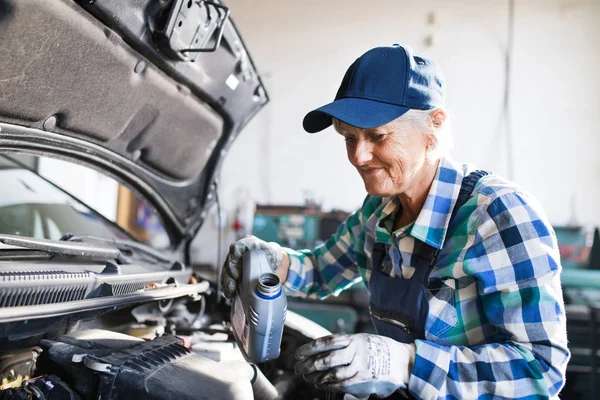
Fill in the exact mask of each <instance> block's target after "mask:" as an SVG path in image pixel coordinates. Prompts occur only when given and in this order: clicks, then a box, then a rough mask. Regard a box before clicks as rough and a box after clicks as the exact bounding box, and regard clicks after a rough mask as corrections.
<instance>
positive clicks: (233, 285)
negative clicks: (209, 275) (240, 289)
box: [221, 256, 239, 298]
mask: <svg viewBox="0 0 600 400" xmlns="http://www.w3.org/2000/svg"><path fill="white" fill-rule="evenodd" d="M229 264H230V259H229V256H227V259H226V260H225V263H224V265H223V271H221V289H222V290H223V294H224V295H225V297H227V298H232V297H233V295H235V292H236V291H237V279H236V278H234V277H233V276H232V275H233V274H232V271H231V267H230V265H229ZM237 275H238V278H239V273H238V274H237Z"/></svg>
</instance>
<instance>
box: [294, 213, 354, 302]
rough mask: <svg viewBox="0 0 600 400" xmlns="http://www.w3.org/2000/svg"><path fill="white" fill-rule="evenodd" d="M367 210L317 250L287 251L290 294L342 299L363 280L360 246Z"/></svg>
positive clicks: (351, 216)
mask: <svg viewBox="0 0 600 400" xmlns="http://www.w3.org/2000/svg"><path fill="white" fill-rule="evenodd" d="M363 211H364V207H363V208H361V209H360V210H358V211H356V212H355V213H354V214H352V215H350V216H349V217H348V218H347V219H346V221H345V222H344V223H342V224H341V225H340V226H339V228H338V229H337V231H336V233H335V234H334V235H333V236H332V237H331V238H329V239H328V240H327V241H326V242H325V243H323V244H322V245H321V246H318V247H317V248H316V249H315V250H299V251H296V250H292V249H287V248H286V249H285V251H286V252H287V253H288V255H289V257H290V269H289V272H288V277H287V280H286V282H285V287H286V289H288V290H287V292H288V294H291V295H295V296H301V297H307V298H325V297H328V296H330V295H332V294H333V295H338V294H339V293H340V292H341V291H343V290H344V289H346V288H348V287H350V286H352V285H353V284H355V283H357V282H360V281H361V280H362V278H361V276H360V274H359V271H358V261H357V256H358V257H360V255H357V253H356V249H355V248H356V246H355V244H356V242H357V241H358V240H359V239H358V237H359V236H360V235H361V232H362V220H363Z"/></svg>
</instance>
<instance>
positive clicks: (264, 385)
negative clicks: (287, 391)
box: [250, 364, 279, 400]
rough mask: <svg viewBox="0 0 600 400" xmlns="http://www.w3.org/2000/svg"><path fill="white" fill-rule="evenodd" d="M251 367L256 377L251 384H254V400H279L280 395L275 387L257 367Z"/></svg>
mask: <svg viewBox="0 0 600 400" xmlns="http://www.w3.org/2000/svg"><path fill="white" fill-rule="evenodd" d="M250 365H251V367H252V369H253V370H254V377H253V378H252V379H251V380H250V383H252V393H254V400H277V399H278V398H279V393H277V389H275V386H273V384H272V383H271V382H270V381H269V380H268V379H267V377H266V376H265V375H264V374H263V373H262V371H261V370H260V369H259V368H258V367H257V366H256V365H254V364H250Z"/></svg>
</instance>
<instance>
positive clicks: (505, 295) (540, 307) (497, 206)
mask: <svg viewBox="0 0 600 400" xmlns="http://www.w3.org/2000/svg"><path fill="white" fill-rule="evenodd" d="M468 169H469V167H468V166H467V165H462V166H458V165H455V164H453V163H452V162H451V161H450V160H448V159H442V160H441V162H440V165H439V167H438V170H437V173H436V177H435V179H434V181H433V184H432V186H431V189H430V191H429V194H428V196H427V199H426V201H425V204H424V206H423V209H422V211H421V213H420V214H419V215H418V217H417V219H416V221H415V222H414V223H412V224H410V225H408V226H405V227H403V228H400V229H397V230H395V231H394V230H393V226H394V220H395V219H394V217H395V215H396V212H397V211H398V210H399V208H400V204H399V201H398V199H397V198H396V197H392V198H378V197H373V196H367V198H366V200H365V201H364V203H363V206H362V208H361V209H360V210H358V211H357V212H355V213H354V214H352V215H351V216H349V217H348V219H347V220H346V221H345V222H344V223H343V224H342V225H341V226H340V227H339V228H338V230H337V232H336V233H335V234H334V235H333V236H332V237H331V238H330V239H329V240H328V241H327V242H325V243H324V244H323V245H321V246H319V247H317V248H316V249H314V250H301V251H295V250H291V249H286V252H287V253H288V254H289V256H290V260H291V266H290V270H289V274H288V278H287V281H286V283H285V286H286V289H287V292H288V293H290V294H292V295H299V296H307V297H310V298H324V297H327V296H329V295H332V294H333V295H337V294H338V293H340V292H341V291H342V290H344V289H346V288H348V287H350V286H351V285H353V284H355V283H357V282H359V281H362V282H364V284H365V285H366V287H367V288H368V287H369V279H370V277H371V268H372V265H371V252H372V246H373V245H372V243H371V244H369V243H370V242H372V241H369V240H365V238H366V235H373V234H374V235H375V237H376V239H377V241H378V242H383V243H388V244H391V245H392V246H396V247H397V249H398V250H399V251H394V252H392V256H391V258H392V259H391V262H390V263H389V265H388V266H387V268H386V273H388V274H389V275H390V276H396V277H402V279H408V278H410V277H411V276H412V273H413V272H414V267H412V266H411V257H412V255H413V253H414V252H415V251H416V250H415V249H417V248H418V247H419V246H420V245H419V243H427V244H429V245H431V246H433V247H436V248H438V249H440V257H439V260H438V262H437V264H436V265H435V267H434V269H433V271H432V273H431V275H430V277H429V286H430V287H432V286H435V287H436V288H437V289H439V290H437V289H436V290H430V293H429V296H430V299H429V315H428V317H427V321H426V323H425V332H426V334H425V340H416V341H415V344H416V348H417V355H416V359H415V363H414V367H413V370H412V375H411V377H410V381H409V386H408V389H409V391H410V392H411V393H412V394H413V395H414V396H416V397H417V398H423V399H439V398H448V399H474V398H479V397H483V398H520V399H524V398H527V399H530V398H548V397H552V396H555V395H556V394H557V393H558V392H559V391H560V389H561V388H562V386H563V384H564V377H565V369H566V365H567V362H568V360H569V357H570V354H569V351H568V349H567V337H566V320H565V312H564V303H563V298H562V291H561V286H560V271H561V266H560V259H559V253H558V246H557V243H556V237H555V234H554V231H553V230H552V227H551V226H550V224H549V222H548V220H547V218H546V216H545V214H544V212H543V211H542V209H541V207H540V205H539V204H538V203H537V202H536V201H535V199H533V198H532V197H531V196H530V195H528V194H527V193H526V192H524V191H523V190H522V189H520V188H518V187H516V186H515V185H514V184H511V183H509V182H507V181H506V180H503V179H501V178H499V177H497V176H495V175H488V176H485V177H483V178H482V179H481V180H480V181H479V182H478V184H477V185H476V186H475V189H474V191H473V194H472V196H471V198H470V199H469V200H468V201H467V203H466V204H465V205H464V206H463V207H461V209H460V211H459V212H458V213H457V215H456V217H455V219H454V220H453V223H452V225H450V226H449V220H450V216H451V213H452V210H453V208H454V204H455V203H456V200H457V197H458V192H459V190H460V185H461V182H462V179H463V177H464V176H465V175H466V174H467V173H468V172H469V171H468Z"/></svg>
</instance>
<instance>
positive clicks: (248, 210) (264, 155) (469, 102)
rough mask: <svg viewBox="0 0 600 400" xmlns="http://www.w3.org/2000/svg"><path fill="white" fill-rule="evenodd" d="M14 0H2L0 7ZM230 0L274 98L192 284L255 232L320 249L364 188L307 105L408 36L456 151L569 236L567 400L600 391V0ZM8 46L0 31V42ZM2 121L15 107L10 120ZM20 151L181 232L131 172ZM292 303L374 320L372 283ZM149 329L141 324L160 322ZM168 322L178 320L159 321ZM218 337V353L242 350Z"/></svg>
mask: <svg viewBox="0 0 600 400" xmlns="http://www.w3.org/2000/svg"><path fill="white" fill-rule="evenodd" d="M65 1H66V0H65ZM100 1H101V0H97V2H98V3H99V2H100ZM161 1H162V0H161ZM180 2H181V1H180ZM10 3H11V2H10V1H7V2H4V1H2V0H0V12H1V11H3V8H2V7H4V4H10ZM67 3H80V2H70V1H67ZM90 3H94V2H90ZM163 3H169V2H168V1H167V2H164V1H163ZM190 3H191V2H190ZM216 3H218V4H220V2H216ZM225 5H226V6H227V8H228V9H229V11H230V13H231V17H230V18H231V19H232V20H233V21H234V22H235V26H236V28H237V30H239V32H240V35H241V37H242V38H243V43H244V45H245V46H246V47H247V50H248V52H249V54H250V55H251V61H252V63H253V64H254V65H255V67H256V72H257V74H258V77H259V79H260V82H261V83H262V85H263V86H264V89H265V90H266V94H267V96H268V102H267V103H266V104H265V105H264V107H263V108H262V109H261V110H260V111H259V112H257V113H256V115H252V117H251V119H250V120H249V122H248V123H247V125H245V126H244V127H243V129H242V130H241V131H240V132H239V133H238V134H237V135H238V136H237V137H236V138H235V141H234V142H233V143H232V144H231V145H227V146H225V148H224V150H223V151H222V152H221V155H222V156H223V157H224V158H223V161H222V164H219V165H218V167H217V172H216V179H215V182H216V183H215V186H214V192H211V194H209V201H207V203H206V204H210V207H208V208H207V209H206V210H204V211H203V213H204V214H203V216H202V224H201V227H200V229H199V231H198V232H197V234H196V235H195V237H194V239H193V241H191V245H190V247H189V263H190V264H191V265H190V267H191V268H192V269H193V271H194V278H193V279H194V280H196V281H195V283H198V281H199V280H201V279H206V280H207V281H209V282H210V285H211V286H210V287H211V289H212V290H213V294H212V296H214V297H218V293H219V291H220V290H221V289H222V288H220V287H219V285H220V283H219V278H218V277H219V274H220V272H221V268H222V265H223V263H224V262H225V260H226V257H227V254H228V251H229V245H230V244H231V243H232V242H234V241H236V240H238V239H240V238H242V237H244V236H246V235H254V236H257V237H259V238H260V239H263V240H265V241H269V242H271V241H272V242H277V243H279V244H281V245H282V246H284V247H289V248H294V249H303V248H309V249H312V248H314V247H316V246H318V245H320V244H322V243H323V242H324V241H325V240H327V238H329V237H330V235H332V234H333V233H335V231H336V229H337V227H338V226H339V224H341V223H342V222H343V221H344V220H345V219H346V218H347V217H348V215H350V214H351V213H353V212H354V211H356V210H357V209H358V208H360V207H361V204H362V202H363V200H364V198H365V195H366V194H367V193H366V191H365V189H364V185H363V182H362V179H361V177H360V176H359V174H357V172H356V170H355V168H354V167H353V166H352V165H351V164H350V163H349V162H348V159H347V155H346V148H345V144H344V138H343V137H342V136H341V135H339V134H337V133H336V132H335V130H334V129H333V128H328V129H327V130H325V131H324V132H322V133H319V134H316V135H310V134H307V133H306V132H305V131H304V129H303V127H302V119H303V117H304V116H305V114H306V113H307V112H308V111H310V110H312V109H314V108H316V107H317V106H319V105H321V104H326V103H328V102H330V101H331V99H332V98H333V96H334V95H335V93H336V90H337V88H338V86H339V84H340V79H341V77H342V76H343V73H344V71H345V70H346V68H347V67H348V65H350V64H351V63H352V62H353V61H354V60H355V59H356V58H357V57H358V56H359V55H360V54H362V53H364V52H365V51H367V50H368V49H370V48H373V47H376V46H389V45H392V44H394V43H399V44H406V45H410V46H412V47H413V48H414V49H415V50H416V51H418V52H419V53H420V54H422V55H424V56H426V57H428V58H431V59H433V60H435V61H436V62H437V63H438V64H439V65H440V66H441V67H442V69H443V70H444V74H445V78H446V85H447V100H446V103H447V104H446V106H447V107H446V108H447V110H448V112H449V116H450V119H451V122H452V136H453V143H454V146H453V149H452V152H451V155H452V158H453V159H454V160H456V161H459V162H465V163H472V164H473V165H475V166H477V167H478V168H482V169H485V170H487V171H492V172H493V173H495V174H497V175H500V176H503V177H505V178H507V179H509V180H510V181H512V182H515V183H516V184H517V185H519V186H522V187H523V188H525V189H526V190H527V191H528V192H530V193H531V194H533V196H534V197H535V198H536V199H537V200H538V201H539V202H540V203H541V205H542V207H543V209H544V211H545V212H546V214H547V217H548V220H549V221H550V223H551V224H552V227H553V228H554V231H555V233H556V239H557V241H558V247H559V250H560V257H561V264H562V273H561V283H562V293H563V296H564V301H565V308H566V317H567V318H566V319H567V335H568V341H569V350H570V351H571V360H570V362H569V364H568V366H567V378H566V386H565V387H564V388H563V390H562V392H561V393H560V395H559V398H562V399H578V398H590V399H593V398H600V375H599V373H600V369H599V368H600V233H599V227H600V207H598V204H600V182H599V181H598V175H597V174H598V172H599V171H600V161H599V160H600V158H599V157H598V149H600V136H599V135H598V134H597V130H598V127H597V124H596V123H595V122H594V121H595V119H594V118H595V117H594V115H596V114H597V110H598V109H600V92H599V88H600V76H599V75H598V73H597V72H598V71H599V70H600V24H598V21H599V20H600V2H599V1H597V0H505V1H495V0H483V1H482V0H455V1H451V2H450V1H442V0H427V1H421V2H408V1H405V0H382V1H378V2H374V3H366V2H363V1H355V0H347V1H341V0H332V1H327V2H322V1H316V0H307V1H304V2H289V1H285V2H284V1H280V0H258V1H252V2H249V1H242V0H228V1H227V2H226V4H225ZM9 8H10V7H9ZM4 11H5V10H4ZM2 23H3V22H2V20H1V19H0V32H2ZM49 40H52V38H50V39H49ZM4 45H5V44H3V41H2V37H1V36H0V48H2V47H3V46H4ZM0 65H1V64H0ZM11 79H14V77H10V76H6V75H3V73H2V71H1V70H0V93H2V95H3V96H0V105H1V104H2V103H3V102H4V103H5V104H7V103H8V102H9V101H11V96H10V91H9V90H8V89H6V87H3V86H4V85H5V84H6V85H9V84H10V82H11ZM7 82H9V83H7ZM7 87H8V86H7ZM1 108H2V107H0V109H1ZM7 121H8V122H11V121H12V120H10V119H9V120H6V119H4V118H3V119H2V121H0V122H7ZM41 122H42V121H40V123H41ZM1 134H2V131H0V135H1ZM232 139H233V138H232ZM215 141H216V139H215ZM203 156H204V155H203ZM10 157H11V159H13V160H17V161H18V162H20V163H22V164H23V165H26V166H27V167H28V168H30V169H31V170H32V171H35V172H36V173H38V174H39V175H40V176H42V177H43V178H45V179H47V180H48V181H50V182H52V183H53V184H55V185H57V186H58V187H60V188H61V189H62V190H64V191H66V192H68V193H70V194H71V195H73V196H74V197H76V198H78V199H80V200H81V201H82V202H83V203H84V204H86V205H88V206H89V207H90V208H91V209H92V210H94V211H95V212H97V213H99V214H100V215H101V216H103V217H104V218H106V219H108V220H110V221H113V222H115V223H116V224H117V225H118V226H120V227H121V228H123V229H124V230H125V231H127V232H128V233H129V234H131V235H132V236H133V237H134V238H135V239H137V240H139V241H141V242H143V243H146V244H149V245H151V246H152V247H153V248H155V249H158V251H168V249H169V248H170V246H171V245H172V242H171V239H172V238H171V237H170V236H169V234H168V233H167V230H168V227H165V226H164V224H163V220H162V217H161V216H160V213H158V212H157V210H156V207H155V205H153V204H152V202H151V201H148V199H146V198H144V197H143V196H140V195H139V192H138V191H136V190H135V188H131V187H128V185H127V183H126V182H121V181H119V180H117V179H114V176H107V174H105V173H103V172H99V171H97V170H96V169H92V168H89V167H90V165H87V166H86V165H77V164H73V163H72V162H71V161H67V160H65V159H64V157H52V156H48V155H45V154H43V155H42V156H40V157H38V156H35V157H33V156H31V155H27V154H22V152H19V154H15V153H14V152H11V153H10ZM1 167H2V164H1V163H0V169H1ZM6 187H8V186H6ZM132 189H133V190H132ZM213 196H215V197H216V198H215V199H213V198H212V197H213ZM0 197H2V196H0ZM7 197H8V194H7ZM0 217H1V215H0ZM0 233H7V234H8V233H10V234H12V232H1V231H0ZM46 239H50V237H46ZM1 261H2V259H1V258H0V275H1V274H2V270H1V268H2V266H1ZM2 290H3V289H2V287H1V286H0V292H1V291H2ZM215 292H216V293H215ZM0 298H1V296H0ZM207 298H208V297H207ZM287 301H288V309H289V310H291V311H293V312H295V313H298V314H299V315H301V316H304V317H306V318H308V319H310V320H312V321H313V322H315V323H316V324H318V325H320V327H322V328H325V329H327V330H328V331H329V332H331V333H334V334H338V333H345V334H354V333H375V329H374V327H373V325H372V323H371V320H370V317H369V295H368V292H367V291H366V289H365V287H364V285H362V284H357V285H354V286H353V287H352V288H350V289H349V290H346V291H345V292H343V293H342V294H340V295H339V296H332V297H330V298H327V299H326V300H324V301H314V300H304V299H296V298H292V297H288V299H287ZM225 302H226V301H225V300H222V299H217V302H216V303H215V304H216V306H215V310H219V312H222V313H223V312H224V311H223V310H222V309H220V308H219V307H222V303H225ZM202 304H204V303H202ZM198 307H199V306H198ZM202 307H204V305H203V306H202ZM202 310H203V312H204V309H202ZM148 312H150V311H148ZM198 312H199V311H198ZM1 313H2V310H1V309H0V314H1ZM225 313H226V312H225ZM157 321H158V320H156V321H153V322H156V323H157V324H159V325H160V324H162V322H160V321H159V322H157ZM194 322H196V321H195V320H194ZM11 329H12V328H11ZM140 329H141V330H143V334H141V335H140V336H142V337H143V336H144V335H147V334H148V332H150V333H152V334H154V333H155V332H156V331H157V330H156V329H153V328H149V327H148V326H146V327H144V329H142V328H140ZM165 329H166V330H165ZM165 331H167V332H168V331H169V328H168V327H165V326H161V332H165ZM0 332H1V331H0ZM0 343H1V344H3V345H4V344H5V342H0ZM0 348H1V347H0ZM223 348H224V347H222V348H221V349H220V350H218V352H219V357H225V356H224V355H223V354H225V353H227V354H229V352H232V351H233V350H231V349H229V348H227V349H226V350H223ZM213 350H214V349H209V348H202V349H201V348H200V347H198V351H197V354H201V355H203V356H207V357H208V356H210V354H209V353H211V352H213ZM215 351H216V350H215ZM207 354H208V355H207ZM211 354H212V353H211ZM213 355H214V354H213ZM217 361H218V360H217ZM2 362H3V359H2V357H0V367H2V368H4V367H6V366H5V365H3V364H2ZM2 368H0V369H2ZM8 370H10V368H9V369H8ZM13 372H14V371H13ZM263 372H264V373H265V375H267V377H269V375H268V374H267V372H265V371H263ZM3 378H6V379H5V380H4V381H3V382H2V386H0V389H8V388H9V387H17V386H18V385H21V382H26V380H25V379H21V380H19V381H18V382H19V383H18V385H17V386H15V385H14V384H11V382H12V383H14V382H16V380H12V378H10V377H8V376H6V377H5V376H3ZM28 378H30V377H28ZM33 392H35V390H33ZM327 395H328V396H330V395H331V396H332V397H328V398H333V396H334V395H333V394H327ZM2 396H3V395H2V390H0V399H1V398H4V397H2ZM6 398H10V397H6ZM31 398H35V397H31ZM37 398H40V397H37ZM50 398H51V397H50ZM123 398H124V397H123ZM215 398H216V397H215ZM224 398H225V397H224ZM289 398H292V397H289ZM315 398H320V397H315ZM323 398H325V397H323ZM339 398H342V397H339ZM348 398H350V397H348Z"/></svg>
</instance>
